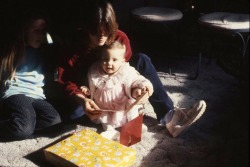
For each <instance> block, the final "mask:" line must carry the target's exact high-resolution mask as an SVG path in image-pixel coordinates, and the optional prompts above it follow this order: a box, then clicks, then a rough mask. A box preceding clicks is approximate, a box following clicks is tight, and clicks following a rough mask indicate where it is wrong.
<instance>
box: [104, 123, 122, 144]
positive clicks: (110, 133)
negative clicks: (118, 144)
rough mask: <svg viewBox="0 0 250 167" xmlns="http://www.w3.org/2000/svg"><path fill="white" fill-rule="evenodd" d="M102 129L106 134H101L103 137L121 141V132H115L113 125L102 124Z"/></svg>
mask: <svg viewBox="0 0 250 167" xmlns="http://www.w3.org/2000/svg"><path fill="white" fill-rule="evenodd" d="M102 127H103V129H104V132H102V133H101V136H103V137H105V138H107V139H110V140H119V137H120V132H119V131H117V130H115V128H114V127H113V126H112V125H110V124H108V123H102Z"/></svg>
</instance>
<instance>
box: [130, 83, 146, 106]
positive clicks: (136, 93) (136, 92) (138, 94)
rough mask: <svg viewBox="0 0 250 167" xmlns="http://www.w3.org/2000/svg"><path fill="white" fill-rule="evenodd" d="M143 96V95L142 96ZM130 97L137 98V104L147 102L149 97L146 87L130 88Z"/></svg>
mask: <svg viewBox="0 0 250 167" xmlns="http://www.w3.org/2000/svg"><path fill="white" fill-rule="evenodd" d="M142 96H143V97H142ZM132 97H133V98H135V99H137V100H139V101H138V104H143V103H145V102H147V100H148V98H149V91H148V88H147V87H144V88H134V89H133V90H132Z"/></svg>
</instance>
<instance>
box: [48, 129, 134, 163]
mask: <svg viewBox="0 0 250 167" xmlns="http://www.w3.org/2000/svg"><path fill="white" fill-rule="evenodd" d="M44 154H45V158H46V160H47V161H49V162H50V163H52V164H53V165H55V166H63V167H129V166H132V165H133V164H134V163H135V161H136V151H135V150H134V149H132V148H129V147H126V146H124V145H122V144H120V143H117V142H115V141H112V140H108V139H106V138H103V137H102V136H101V135H99V134H97V133H96V132H94V131H92V130H89V129H83V130H82V131H80V132H78V133H76V134H74V135H72V136H70V137H68V138H66V139H64V140H62V141H61V142H59V143H56V144H55V145H53V146H50V147H48V148H46V149H45V150H44Z"/></svg>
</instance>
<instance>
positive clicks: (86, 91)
mask: <svg viewBox="0 0 250 167" xmlns="http://www.w3.org/2000/svg"><path fill="white" fill-rule="evenodd" d="M80 90H81V91H82V93H83V94H84V95H85V96H90V90H89V88H87V87H86V86H81V87H80Z"/></svg>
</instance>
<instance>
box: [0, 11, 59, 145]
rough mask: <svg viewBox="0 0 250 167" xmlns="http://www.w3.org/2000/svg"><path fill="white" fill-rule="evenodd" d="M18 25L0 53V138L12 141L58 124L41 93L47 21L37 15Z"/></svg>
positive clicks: (43, 81)
mask: <svg viewBox="0 0 250 167" xmlns="http://www.w3.org/2000/svg"><path fill="white" fill-rule="evenodd" d="M29 17H30V16H29ZM20 24H21V26H19V25H17V26H16V27H15V28H18V30H17V31H15V32H16V35H15V36H12V39H11V40H9V42H8V43H7V45H6V46H5V47H4V48H3V50H2V51H1V62H0V63H1V64H0V65H1V66H0V67H1V73H0V81H1V85H0V86H1V110H0V131H1V133H0V136H1V137H0V138H7V139H11V140H21V139H25V138H28V137H30V136H31V135H32V134H33V133H34V132H35V131H42V130H43V131H44V130H46V129H48V128H49V127H52V126H53V125H56V124H58V123H60V122H61V119H60V116H59V114H58V112H57V111H56V110H55V109H54V107H53V106H52V105H51V104H49V103H48V102H47V101H46V100H45V99H46V97H45V94H44V90H43V88H44V83H45V79H44V77H45V56H46V54H45V49H44V48H45V43H46V32H47V31H46V30H47V22H46V19H45V18H43V17H42V16H39V15H36V16H34V17H32V18H25V19H24V20H23V22H22V23H20ZM6 38H7V37H6Z"/></svg>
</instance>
